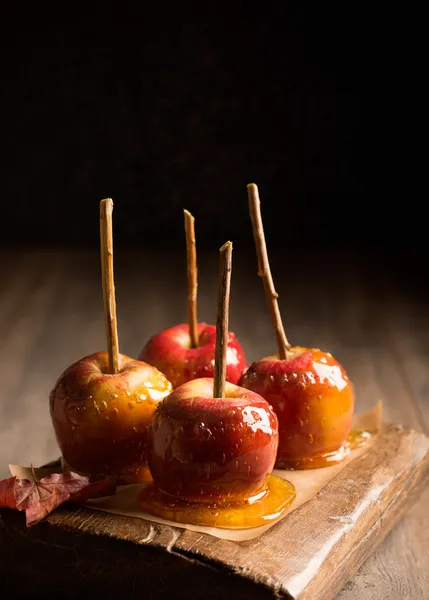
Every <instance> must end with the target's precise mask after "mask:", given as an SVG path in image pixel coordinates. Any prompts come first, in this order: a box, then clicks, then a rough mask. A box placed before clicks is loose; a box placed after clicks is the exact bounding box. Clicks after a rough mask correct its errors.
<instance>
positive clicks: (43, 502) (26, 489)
mask: <svg viewBox="0 0 429 600" xmlns="http://www.w3.org/2000/svg"><path fill="white" fill-rule="evenodd" d="M12 480H13V481H12ZM6 482H8V483H6ZM12 489H13V491H12ZM115 492H116V482H115V480H114V478H112V477H109V478H107V479H103V480H100V481H95V482H90V481H89V478H88V477H84V476H82V475H78V474H77V473H71V472H68V473H53V474H52V475H48V476H46V477H43V479H41V480H40V481H30V480H28V479H16V478H15V477H11V478H10V479H6V480H4V481H2V482H0V507H1V506H7V507H8V508H17V509H18V510H21V511H25V516H26V521H27V527H31V526H32V525H35V524H36V523H39V521H41V520H42V519H43V518H44V517H46V515H48V514H49V513H50V512H52V511H53V510H55V509H56V508H57V507H58V506H60V504H63V503H64V502H66V501H67V500H70V501H73V502H85V501H86V500H89V499H90V498H99V497H101V496H110V495H112V494H114V493H115Z"/></svg>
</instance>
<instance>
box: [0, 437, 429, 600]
mask: <svg viewBox="0 0 429 600" xmlns="http://www.w3.org/2000/svg"><path fill="white" fill-rule="evenodd" d="M428 479H429V439H428V438H427V437H426V436H424V435H423V434H421V433H418V432H416V431H414V430H410V429H405V428H403V427H401V426H393V425H389V426H385V427H384V428H383V431H382V433H381V434H380V435H379V436H378V438H377V440H376V442H375V443H374V445H373V446H371V447H369V448H368V450H367V451H366V452H365V453H364V454H363V455H361V456H360V457H358V458H356V459H355V460H354V461H353V462H351V463H350V464H348V465H347V466H346V467H345V468H344V469H343V470H342V471H341V472H340V473H339V474H338V475H337V476H336V477H334V478H333V479H332V480H331V481H330V482H329V483H328V484H327V485H326V486H325V487H324V488H323V489H322V490H321V491H320V492H319V493H318V494H316V495H315V496H314V497H313V498H312V499H311V500H309V501H308V502H307V503H305V504H303V505H302V506H300V507H299V508H298V509H296V510H295V511H293V512H292V513H290V514H289V515H288V516H286V517H285V518H284V519H283V520H282V521H280V522H279V523H278V524H276V525H275V526H274V527H272V528H271V529H269V530H268V531H267V532H266V533H265V534H263V535H262V536H260V537H259V538H257V539H255V540H252V541H248V542H241V543H237V542H232V541H227V540H221V539H218V538H214V537H212V536H210V535H205V534H201V533H196V532H192V531H187V530H183V529H179V528H176V527H170V526H165V525H159V524H154V523H149V522H146V521H144V520H142V519H134V518H128V517H122V516H117V515H113V514H107V513H103V512H99V511H94V510H90V509H87V508H73V507H62V508H61V509H58V510H57V511H55V512H54V513H53V514H51V515H50V516H49V517H48V518H47V519H46V520H45V521H44V522H42V523H40V524H39V525H38V526H36V527H33V528H31V529H27V528H26V527H25V524H24V517H23V515H22V514H19V513H16V512H13V511H8V510H3V511H2V513H1V518H2V519H1V521H0V573H1V571H2V570H3V573H2V579H1V581H2V583H3V584H4V585H6V588H7V586H10V587H11V589H13V591H14V593H21V594H23V595H24V596H25V597H45V598H46V595H47V594H54V593H55V594H61V597H62V598H76V597H78V596H79V595H82V597H85V598H86V597H88V594H97V595H98V596H99V597H100V596H101V595H103V594H107V597H109V598H110V597H115V595H116V597H117V598H143V597H144V598H148V599H154V600H157V599H158V598H160V599H164V598H170V599H171V598H188V597H189V598H191V597H192V598H194V599H197V598H215V597H219V596H220V597H222V598H229V597H231V598H234V599H241V598H243V599H244V598H249V597H251V598H252V600H253V599H259V598H261V599H262V598H277V599H279V598H285V599H286V598H288V599H299V600H309V599H310V598H311V599H312V600H329V599H330V598H333V597H334V596H335V594H336V593H337V592H338V591H339V590H340V589H341V588H342V586H343V585H344V584H345V583H346V582H347V581H348V580H349V579H350V577H351V576H352V575H353V574H354V573H355V572H356V570H357V569H358V568H359V566H360V565H361V564H362V563H363V562H364V561H365V559H366V558H367V557H368V556H369V555H370V554H371V552H373V551H374V549H375V548H376V547H377V545H378V544H379V543H380V542H381V541H382V540H383V538H384V537H385V536H386V534H387V533H388V532H389V531H390V530H391V529H392V527H393V526H394V525H395V524H396V523H397V522H398V521H399V519H401V517H402V516H403V515H404V514H405V512H406V511H407V510H408V509H409V508H410V507H411V506H412V505H413V504H414V502H415V501H416V500H417V498H418V496H419V494H420V492H421V491H422V490H423V487H424V486H425V484H426V483H427V481H428ZM3 589H4V588H3Z"/></svg>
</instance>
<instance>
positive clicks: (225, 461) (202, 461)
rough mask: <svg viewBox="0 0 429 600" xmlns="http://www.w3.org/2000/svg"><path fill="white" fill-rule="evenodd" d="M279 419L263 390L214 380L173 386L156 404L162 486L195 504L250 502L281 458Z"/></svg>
mask: <svg viewBox="0 0 429 600" xmlns="http://www.w3.org/2000/svg"><path fill="white" fill-rule="evenodd" d="M277 445H278V431H277V417H276V415H275V413H274V411H273V409H272V408H271V407H270V406H269V404H268V403H267V402H266V401H265V400H264V399H263V398H262V397H261V396H259V395H258V394H255V393H254V392H251V391H248V390H244V389H243V388H240V387H237V386H236V385H233V384H230V383H226V385H225V393H224V397H223V398H213V379H208V378H206V379H196V380H194V381H190V382H188V383H185V384H184V385H181V386H180V387H178V388H177V389H176V390H174V391H173V392H172V393H171V394H170V395H169V396H167V398H166V399H165V400H164V401H163V402H162V403H161V404H160V405H159V406H158V407H157V409H156V410H155V415H154V419H153V423H152V428H151V433H150V439H149V468H150V471H151V474H152V477H153V480H154V482H155V484H156V486H157V487H158V489H159V490H160V491H161V492H163V493H165V494H167V495H170V496H173V497H175V498H182V499H185V500H188V501H194V502H211V503H213V502H217V503H222V502H231V501H243V500H244V501H246V500H248V498H249V497H251V496H255V495H256V494H258V493H259V492H260V491H261V490H263V489H264V487H265V483H266V479H267V476H268V475H269V474H270V473H271V471H272V469H273V466H274V462H275V459H276V453H277Z"/></svg>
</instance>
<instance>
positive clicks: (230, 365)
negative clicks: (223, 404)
mask: <svg viewBox="0 0 429 600" xmlns="http://www.w3.org/2000/svg"><path fill="white" fill-rule="evenodd" d="M197 331H198V337H199V345H198V347H197V348H191V338H190V336H189V326H188V324H187V323H183V324H180V325H175V326H174V327H170V328H169V329H165V330H164V331H161V332H160V333H158V334H156V335H154V336H153V337H152V338H151V339H150V340H149V341H148V342H147V344H146V346H145V347H144V348H143V350H142V351H141V353H140V355H139V357H138V359H139V360H143V361H144V362H147V363H148V364H150V365H154V366H155V367H156V368H157V369H159V370H160V371H161V372H162V373H164V375H165V376H166V377H167V379H168V380H169V381H171V383H172V385H173V388H176V387H179V385H182V384H183V383H186V382H187V381H191V380H193V379H199V378H204V377H213V375H214V358H215V346H216V327H215V326H214V325H207V323H198V326H197ZM226 360H227V366H226V380H227V381H229V382H230V383H234V384H236V383H237V382H238V380H239V379H240V375H241V373H242V371H243V369H244V368H245V366H246V359H245V356H244V351H243V349H242V347H241V346H240V344H239V342H238V340H237V338H236V337H235V335H234V334H233V333H232V332H229V334H228V348H227V359H226Z"/></svg>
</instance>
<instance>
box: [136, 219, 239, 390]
mask: <svg viewBox="0 0 429 600" xmlns="http://www.w3.org/2000/svg"><path fill="white" fill-rule="evenodd" d="M185 230H186V248H187V266H188V323H184V324H180V325H176V326H174V327H170V328H169V329H165V330H164V331H161V332H160V333H158V334H156V335H154V336H153V337H152V338H151V339H150V340H149V341H148V342H147V344H146V345H145V347H144V348H143V350H142V351H141V352H140V354H139V356H138V359H139V360H143V361H144V362H147V363H149V364H151V365H154V366H155V367H157V368H158V369H159V370H160V371H162V372H163V373H164V375H165V376H166V377H167V378H168V379H169V381H171V383H172V385H173V387H174V388H176V387H178V386H179V385H182V384H183V383H185V382H187V381H190V380H192V379H196V378H199V377H213V374H214V359H215V345H216V327H215V326H214V325H207V323H197V266H196V249H195V231H194V217H193V216H192V215H191V214H190V213H189V212H188V211H186V210H185ZM227 344H228V349H227V356H226V361H227V362H226V379H227V381H229V382H230V383H237V381H238V379H239V378H240V374H241V372H242V370H243V369H244V367H245V366H246V359H245V356H244V352H243V349H242V347H241V346H240V344H239V342H238V340H237V338H236V337H235V335H234V334H233V333H231V332H229V334H228V341H227Z"/></svg>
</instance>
